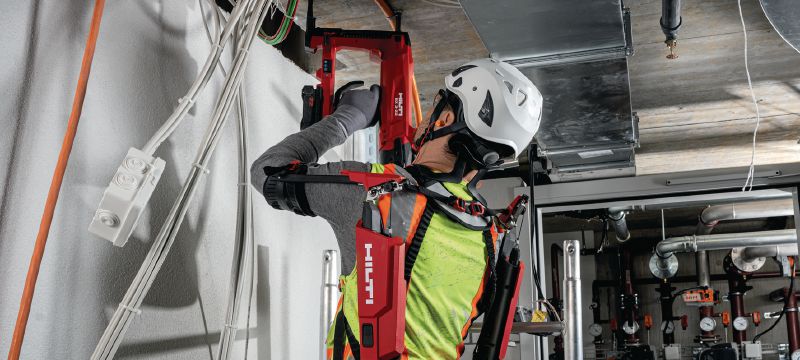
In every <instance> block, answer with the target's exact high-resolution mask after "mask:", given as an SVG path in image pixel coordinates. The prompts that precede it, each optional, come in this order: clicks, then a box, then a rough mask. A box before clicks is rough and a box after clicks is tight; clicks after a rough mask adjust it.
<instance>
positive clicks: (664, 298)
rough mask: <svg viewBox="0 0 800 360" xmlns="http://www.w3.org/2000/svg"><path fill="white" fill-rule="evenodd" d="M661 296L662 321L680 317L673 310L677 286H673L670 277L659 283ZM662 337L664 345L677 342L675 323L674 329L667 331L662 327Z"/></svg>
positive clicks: (670, 320)
mask: <svg viewBox="0 0 800 360" xmlns="http://www.w3.org/2000/svg"><path fill="white" fill-rule="evenodd" d="M656 291H657V292H658V294H659V296H658V298H659V300H660V301H659V303H660V304H661V322H662V323H666V322H672V321H674V320H677V319H678V318H676V317H675V314H674V313H673V312H672V292H673V291H675V288H674V287H672V284H670V281H669V279H664V280H662V281H661V282H660V283H659V287H658V289H656ZM661 338H662V342H663V344H664V345H669V344H673V343H675V326H674V324H673V326H672V331H671V332H669V333H667V332H666V331H664V329H661Z"/></svg>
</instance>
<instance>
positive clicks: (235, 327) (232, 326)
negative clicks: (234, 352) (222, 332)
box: [225, 324, 238, 330]
mask: <svg viewBox="0 0 800 360" xmlns="http://www.w3.org/2000/svg"><path fill="white" fill-rule="evenodd" d="M225 328H226V329H232V330H236V329H238V327H237V326H236V325H233V324H225Z"/></svg>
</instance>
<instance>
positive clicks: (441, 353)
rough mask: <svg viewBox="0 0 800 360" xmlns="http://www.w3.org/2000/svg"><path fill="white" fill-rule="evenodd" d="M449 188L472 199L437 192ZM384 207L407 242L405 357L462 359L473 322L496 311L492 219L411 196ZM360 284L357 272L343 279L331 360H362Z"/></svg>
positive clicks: (375, 168)
mask: <svg viewBox="0 0 800 360" xmlns="http://www.w3.org/2000/svg"><path fill="white" fill-rule="evenodd" d="M371 171H372V172H374V173H396V174H400V175H404V176H408V174H407V173H406V172H405V171H404V169H402V168H396V167H395V166H394V165H391V164H390V165H380V164H373V165H372V170H371ZM443 189H445V190H446V191H447V192H448V195H451V196H452V195H455V196H456V197H458V198H460V199H464V200H468V201H471V200H472V196H471V195H470V194H469V191H468V190H467V187H466V186H465V185H464V184H455V183H441V185H437V187H436V188H434V189H432V190H431V191H435V192H440V193H441V192H442V191H443ZM443 195H444V194H443ZM378 208H379V210H380V213H381V217H382V220H383V221H382V223H383V224H390V225H391V226H392V234H393V236H398V237H400V238H403V239H405V242H406V259H405V277H406V280H407V291H406V311H405V320H406V329H405V338H404V342H405V348H406V350H405V352H404V353H403V356H402V357H401V359H426V360H427V359H442V360H447V359H458V358H460V357H461V354H462V353H463V351H464V338H465V337H466V335H467V331H468V329H469V327H470V325H471V324H472V321H473V320H474V319H475V318H477V317H478V315H480V314H481V313H482V311H483V310H484V309H485V306H488V304H487V300H488V296H484V294H485V293H488V292H491V291H493V287H492V285H493V280H492V274H491V273H492V266H491V264H493V263H494V254H495V247H496V242H497V237H498V235H497V232H496V231H495V228H494V226H493V225H492V222H491V220H490V219H488V218H484V217H480V216H473V215H469V214H466V213H464V212H461V211H458V210H456V209H453V208H451V207H449V205H447V204H444V203H442V202H441V201H437V200H436V199H432V198H429V197H426V196H425V195H422V194H420V193H418V192H413V191H406V190H401V191H396V192H393V193H390V194H386V195H384V196H383V197H381V198H380V199H379V200H378ZM357 283H358V281H357V270H356V269H355V268H354V269H353V271H352V272H351V273H350V274H349V275H345V276H342V277H341V278H340V281H339V288H340V290H341V296H340V298H339V305H338V308H337V313H336V318H335V320H334V322H333V325H332V326H331V328H330V330H329V331H328V337H327V352H328V355H327V356H328V359H334V360H338V359H342V360H348V359H355V360H358V359H359V344H358V339H359V338H360V337H359V324H358V320H359V318H358V300H357V298H356V296H357V288H356V284H357ZM485 289H486V290H485ZM489 301H490V300H489Z"/></svg>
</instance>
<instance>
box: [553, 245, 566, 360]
mask: <svg viewBox="0 0 800 360" xmlns="http://www.w3.org/2000/svg"><path fill="white" fill-rule="evenodd" d="M563 254H564V250H562V249H561V246H559V245H558V244H552V245H550V286H551V287H552V288H553V292H552V294H553V298H552V301H551V303H552V304H553V306H554V307H555V308H556V312H558V316H559V317H561V309H562V307H563V305H562V300H561V286H560V278H561V277H560V276H559V272H558V257H559V256H561V255H563ZM553 345H554V346H553V352H554V353H555V354H557V355H556V356H559V355H560V356H561V357H560V358H563V357H564V337H563V336H561V335H559V336H556V337H555V338H554V339H553Z"/></svg>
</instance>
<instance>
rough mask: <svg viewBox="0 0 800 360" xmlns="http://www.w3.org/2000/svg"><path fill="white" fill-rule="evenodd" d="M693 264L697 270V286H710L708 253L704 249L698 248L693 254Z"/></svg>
mask: <svg viewBox="0 0 800 360" xmlns="http://www.w3.org/2000/svg"><path fill="white" fill-rule="evenodd" d="M695 266H696V270H697V272H696V273H697V285H698V286H706V287H709V286H711V274H710V273H709V271H710V270H709V267H708V253H706V251H705V250H700V251H698V252H697V254H695Z"/></svg>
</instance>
